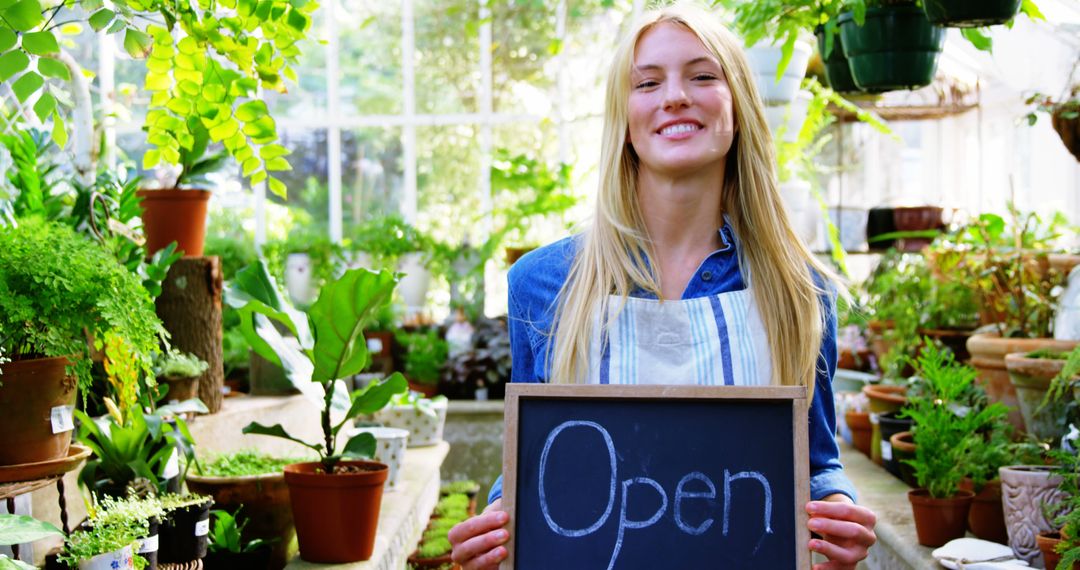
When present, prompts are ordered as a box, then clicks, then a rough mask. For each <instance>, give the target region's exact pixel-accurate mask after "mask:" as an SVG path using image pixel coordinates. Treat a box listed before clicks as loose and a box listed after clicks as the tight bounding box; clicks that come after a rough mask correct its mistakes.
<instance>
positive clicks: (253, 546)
mask: <svg viewBox="0 0 1080 570" xmlns="http://www.w3.org/2000/svg"><path fill="white" fill-rule="evenodd" d="M210 514H211V516H213V518H214V524H213V526H212V527H211V529H210V545H209V548H210V551H211V552H232V553H235V554H241V553H245V552H254V551H256V550H258V549H260V548H263V547H266V546H268V545H269V544H270V543H269V542H268V541H266V540H263V539H261V538H256V539H254V540H251V541H249V542H243V541H242V540H241V538H240V537H241V534H242V533H243V532H244V527H246V526H247V524H248V520H245V521H244V522H243V523H239V524H237V519H238V518H239V517H240V509H238V510H237V511H236V514H235V515H233V514H232V513H229V512H228V511H222V510H213V511H210Z"/></svg>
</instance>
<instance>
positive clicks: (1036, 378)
mask: <svg viewBox="0 0 1080 570" xmlns="http://www.w3.org/2000/svg"><path fill="white" fill-rule="evenodd" d="M1064 367H1065V361H1064V360H1058V359H1054V358H1028V357H1027V355H1026V353H1023V352H1017V353H1013V354H1007V355H1005V369H1006V370H1008V372H1009V381H1010V382H1012V386H1013V389H1015V390H1016V397H1017V400H1018V401H1019V402H1020V412H1021V413H1022V414H1023V416H1024V425H1026V426H1027V429H1028V433H1029V434H1031V435H1034V436H1035V437H1036V439H1040V440H1045V439H1053V440H1054V441H1057V440H1059V439H1060V438H1061V436H1063V435H1065V433H1066V432H1067V431H1068V429H1067V427H1065V426H1062V427H1060V428H1059V427H1058V425H1057V423H1058V421H1057V420H1058V418H1062V417H1065V406H1066V405H1067V404H1068V403H1069V400H1070V399H1071V398H1072V392H1071V391H1066V397H1065V398H1063V399H1059V400H1056V401H1052V402H1047V403H1046V407H1045V408H1044V407H1043V400H1045V399H1046V393H1047V392H1048V391H1049V390H1050V381H1051V380H1053V379H1054V377H1055V376H1057V375H1058V373H1059V372H1061V369H1062V368H1064ZM1036 412H1038V413H1036Z"/></svg>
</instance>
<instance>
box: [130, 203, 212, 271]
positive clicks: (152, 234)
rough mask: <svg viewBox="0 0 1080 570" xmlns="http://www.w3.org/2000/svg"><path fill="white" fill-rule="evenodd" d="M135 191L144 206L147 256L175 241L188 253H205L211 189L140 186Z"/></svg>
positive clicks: (179, 248)
mask: <svg viewBox="0 0 1080 570" xmlns="http://www.w3.org/2000/svg"><path fill="white" fill-rule="evenodd" d="M136 195H137V196H138V197H139V198H140V200H141V202H140V204H139V205H140V207H142V210H143V213H142V221H143V231H144V232H145V233H146V255H147V257H149V256H151V255H154V254H155V253H157V251H158V250H160V249H164V248H165V247H166V246H168V245H169V244H170V243H172V242H174V241H175V242H176V249H177V251H183V252H184V256H185V257H199V256H201V255H202V254H203V243H204V242H205V241H206V206H207V203H208V202H209V201H210V191H209V190H139V191H138V192H136Z"/></svg>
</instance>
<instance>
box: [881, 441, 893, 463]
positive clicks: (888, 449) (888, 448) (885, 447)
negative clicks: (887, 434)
mask: <svg viewBox="0 0 1080 570" xmlns="http://www.w3.org/2000/svg"><path fill="white" fill-rule="evenodd" d="M881 458H882V459H884V460H885V461H892V444H891V443H889V442H887V441H883V442H881Z"/></svg>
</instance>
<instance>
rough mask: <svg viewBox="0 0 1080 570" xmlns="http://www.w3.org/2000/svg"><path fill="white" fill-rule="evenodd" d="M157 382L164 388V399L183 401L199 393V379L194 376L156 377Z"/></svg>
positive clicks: (167, 400)
mask: <svg viewBox="0 0 1080 570" xmlns="http://www.w3.org/2000/svg"><path fill="white" fill-rule="evenodd" d="M158 384H160V385H162V386H164V387H165V388H166V391H165V401H166V402H171V401H173V400H176V401H178V402H183V401H185V400H190V399H192V398H195V397H197V396H198V395H199V379H198V378H197V377H196V378H165V377H161V378H158Z"/></svg>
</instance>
